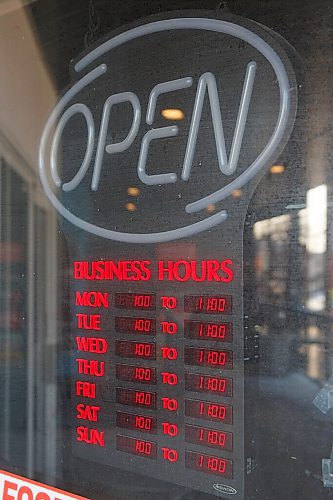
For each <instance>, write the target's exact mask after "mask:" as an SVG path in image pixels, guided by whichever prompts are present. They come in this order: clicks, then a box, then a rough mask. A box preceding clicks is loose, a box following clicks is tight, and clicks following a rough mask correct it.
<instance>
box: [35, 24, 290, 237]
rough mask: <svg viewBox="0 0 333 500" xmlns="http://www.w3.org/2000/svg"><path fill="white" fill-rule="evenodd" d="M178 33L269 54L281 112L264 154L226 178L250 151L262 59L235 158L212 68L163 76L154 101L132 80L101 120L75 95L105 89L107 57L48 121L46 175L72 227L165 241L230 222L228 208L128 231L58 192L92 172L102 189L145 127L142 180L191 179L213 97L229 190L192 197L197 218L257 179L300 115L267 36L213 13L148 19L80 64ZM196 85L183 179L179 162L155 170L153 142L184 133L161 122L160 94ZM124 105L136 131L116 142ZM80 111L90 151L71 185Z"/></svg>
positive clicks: (243, 107)
mask: <svg viewBox="0 0 333 500" xmlns="http://www.w3.org/2000/svg"><path fill="white" fill-rule="evenodd" d="M175 30H187V31H188V30H199V31H201V32H214V33H218V34H221V35H229V36H232V37H235V38H237V39H239V40H241V41H243V42H245V43H247V44H248V45H249V46H251V47H252V48H254V49H255V50H256V51H257V53H259V54H260V56H261V57H262V56H263V57H264V58H265V59H266V61H267V62H268V63H269V65H270V66H271V68H272V69H273V71H274V73H275V76H276V79H277V82H278V87H279V109H278V110H277V121H276V124H275V128H274V130H273V133H272V135H271V137H270V138H269V140H268V142H267V144H266V146H265V147H264V148H263V150H262V151H259V152H258V153H259V154H258V156H257V157H256V158H255V160H254V161H252V163H251V164H250V165H248V166H247V168H245V169H243V171H242V172H240V174H239V175H238V176H237V177H235V178H233V180H231V182H229V183H226V176H230V175H232V174H234V173H235V171H237V166H238V160H239V155H240V152H241V150H242V143H243V137H244V131H245V130H246V126H247V118H248V113H249V106H250V104H251V96H252V92H253V88H254V86H255V85H256V72H257V63H256V61H255V60H251V59H250V60H248V61H247V63H246V64H245V65H244V68H243V82H242V91H241V93H240V95H239V100H238V103H239V105H238V113H237V117H236V120H235V123H234V131H233V137H232V141H231V148H230V152H229V155H228V153H227V150H226V144H225V137H224V127H223V120H222V117H221V107H223V106H226V103H221V102H220V97H219V92H218V87H217V82H216V77H215V75H214V74H213V73H212V72H210V71H206V72H204V73H203V74H201V76H200V77H199V78H198V79H197V80H194V78H193V76H192V75H191V74H190V73H189V74H187V75H184V76H181V77H180V78H176V79H173V80H168V81H158V83H155V84H154V85H152V88H151V91H150V95H149V98H148V101H147V102H140V100H139V97H138V95H137V93H135V92H134V91H133V89H131V88H127V85H125V84H124V85H125V87H124V89H123V91H122V92H117V93H114V94H112V95H109V96H108V97H107V98H106V100H105V102H104V106H103V110H102V113H101V115H100V117H99V119H98V123H97V122H96V117H95V118H94V116H93V113H92V110H91V109H90V108H89V106H88V105H87V104H84V103H82V102H74V103H73V104H71V101H73V100H75V98H76V96H77V95H78V94H79V93H80V92H81V91H82V90H83V89H89V88H90V87H89V86H91V85H93V86H94V88H96V87H97V88H98V82H99V78H100V77H101V76H102V75H104V74H106V73H107V71H108V66H107V64H105V63H104V62H103V63H102V64H99V65H98V66H96V67H95V68H94V69H92V70H90V71H89V72H88V73H87V74H85V75H84V76H83V77H82V78H80V79H79V80H78V81H77V82H76V83H74V84H73V85H72V87H71V88H70V89H69V90H68V91H67V92H66V93H65V95H64V96H63V97H62V98H61V99H60V100H59V102H58V103H57V105H56V106H55V108H54V109H53V111H52V112H51V114H50V116H49V118H48V120H47V123H46V126H45V128H44V131H43V134H42V138H41V143H40V151H39V171H40V178H41V182H42V185H43V188H44V190H45V193H46V194H47V196H48V198H49V199H50V201H51V202H52V204H53V205H54V207H55V208H56V209H57V210H58V211H59V212H60V214H61V215H62V216H63V217H65V218H66V219H67V220H69V221H70V222H71V223H72V224H74V225H76V226H78V227H79V228H81V229H83V230H85V231H88V232H90V233H92V234H95V235H98V236H101V237H103V238H107V239H111V240H117V241H124V242H130V243H134V242H138V243H152V242H161V241H169V240H173V239H178V238H182V237H186V236H190V235H192V234H196V233H198V232H201V231H204V230H207V229H209V228H212V227H214V226H215V225H217V224H219V223H221V222H223V221H224V220H226V219H227V217H228V213H227V211H226V210H220V211H219V212H218V213H215V214H214V215H209V216H208V217H206V218H204V219H203V220H200V221H196V222H193V221H192V223H189V224H188V225H186V226H184V227H176V228H175V229H171V230H168V231H161V232H154V233H152V232H150V233H149V232H147V233H134V232H133V233H128V232H120V231H115V230H111V229H108V228H105V227H101V226H98V225H97V224H94V223H91V222H89V221H88V220H85V219H84V218H83V217H82V218H81V217H80V215H77V214H75V213H73V211H70V210H69V209H68V208H67V207H66V206H64V204H63V203H62V202H61V200H60V199H59V198H58V196H57V195H56V191H57V188H58V189H59V188H61V189H62V191H63V192H65V193H70V192H72V191H74V190H75V189H77V187H78V186H79V185H80V183H81V182H82V180H83V179H84V178H85V176H86V175H87V173H88V171H89V173H90V175H91V183H90V190H91V192H94V191H96V192H98V190H99V188H100V179H101V172H102V169H103V167H104V163H105V158H106V157H108V158H110V157H111V158H112V157H113V158H115V157H114V155H115V154H119V153H123V152H125V151H127V150H128V149H129V148H131V146H132V144H133V141H134V140H135V138H136V137H137V134H138V131H139V129H140V127H141V126H147V125H148V126H150V130H148V131H147V132H146V133H145V134H144V135H143V138H142V141H141V145H140V152H139V155H138V158H137V160H136V165H135V171H136V175H137V177H138V179H140V181H141V182H142V183H143V184H145V185H147V186H154V185H159V186H161V185H162V186H163V185H165V184H172V183H176V182H177V183H184V182H188V181H189V179H190V177H191V171H192V164H193V158H194V154H195V151H196V147H197V141H198V136H199V134H200V131H199V126H200V120H201V115H202V110H203V103H204V100H205V96H208V100H209V105H210V111H211V127H212V129H213V132H214V137H215V146H216V151H215V152H214V154H216V155H217V159H218V165H219V170H220V176H218V177H219V178H220V179H221V181H220V182H221V184H222V187H219V188H218V189H217V190H215V191H213V192H211V193H210V194H208V195H206V196H204V197H202V198H200V199H195V198H194V199H192V200H188V201H189V202H188V203H187V205H186V207H185V210H186V213H187V214H188V217H189V220H190V218H191V214H195V213H197V212H200V211H201V210H203V209H205V208H206V207H207V206H208V205H210V204H215V203H218V202H220V201H222V200H224V199H225V198H227V197H228V196H229V195H230V194H231V193H232V192H233V191H234V190H235V189H239V188H241V187H242V186H243V185H245V184H246V183H248V182H249V181H250V180H251V179H252V178H253V177H254V176H256V175H257V174H258V172H259V171H260V170H261V169H262V168H263V167H264V166H266V165H267V163H268V162H269V160H270V158H271V157H272V155H273V154H274V152H275V151H276V150H277V148H278V147H279V145H280V143H281V141H282V139H283V138H284V136H285V134H286V130H287V128H288V123H289V119H290V115H291V114H292V113H291V103H290V82H289V78H288V74H287V71H286V69H285V66H284V64H283V62H282V60H281V58H280V57H279V55H278V54H277V52H276V51H275V50H274V49H273V48H272V47H271V46H270V45H269V44H268V43H267V42H266V41H264V40H263V39H262V38H261V37H260V36H258V35H257V34H256V33H253V32H251V31H250V30H248V29H247V28H244V27H243V26H239V25H237V24H234V23H231V22H226V21H221V20H217V19H207V18H178V19H167V20H162V21H156V22H152V23H149V24H144V25H142V26H139V27H136V28H133V29H131V30H128V31H125V32H123V33H121V34H119V35H117V36H115V37H113V38H111V39H109V40H108V41H106V42H104V43H103V44H102V45H100V46H98V47H97V48H95V49H94V50H92V51H91V52H90V53H88V54H87V55H85V56H84V57H83V58H82V59H81V60H80V61H79V62H77V64H76V65H75V71H76V72H77V73H80V72H81V71H82V70H83V69H85V68H86V67H88V66H90V65H91V64H92V63H94V62H95V61H96V60H101V58H103V57H105V56H106V55H107V54H108V53H110V51H112V50H113V49H115V48H119V47H120V46H122V45H124V44H126V43H128V42H130V41H133V40H136V39H140V38H143V37H147V36H149V35H152V34H155V35H156V34H161V33H163V32H165V31H168V32H169V33H170V36H172V33H173V32H174V31H175ZM113 76H114V75H113V74H111V76H110V78H112V77H113ZM155 76H156V77H155V78H154V79H153V81H155V82H156V80H157V78H158V75H155ZM192 86H196V94H195V99H194V102H193V107H192V117H191V123H190V128H189V132H188V135H187V137H186V145H185V154H184V158H183V163H182V169H181V175H180V176H179V177H180V178H178V177H177V174H176V173H175V172H173V171H172V165H170V170H171V171H170V172H160V173H157V174H154V175H151V174H149V173H147V168H146V166H147V159H148V157H149V154H150V150H151V147H152V142H154V143H156V144H158V145H159V144H162V142H163V139H165V138H171V137H175V136H177V135H178V134H179V130H178V126H177V125H171V126H167V127H155V126H154V121H155V114H156V106H157V102H158V99H159V98H160V96H162V95H165V94H168V93H170V92H173V93H174V92H177V91H180V90H182V91H183V90H184V89H189V88H190V87H192ZM122 103H127V104H128V103H129V104H130V106H131V108H132V122H131V123H129V125H128V132H127V135H126V137H125V138H123V139H122V140H121V141H118V142H112V143H109V144H108V141H107V132H108V129H109V127H110V125H111V124H112V114H111V111H112V108H114V107H115V106H117V105H118V104H122ZM144 108H146V113H145V116H144V113H143V109H144ZM75 115H80V116H81V118H82V117H83V118H84V120H85V123H86V128H87V135H86V136H85V138H83V139H82V141H84V142H85V155H84V158H83V160H82V162H81V165H80V167H79V168H78V170H77V172H76V173H75V175H73V177H72V178H71V179H70V180H68V181H67V182H63V181H62V180H61V178H60V174H59V168H58V167H59V166H58V156H59V149H60V147H59V146H60V144H61V140H62V136H63V133H64V129H65V127H66V125H67V124H68V123H69V121H70V120H71V119H72V118H73V117H74V116H75ZM113 125H114V124H113ZM96 130H98V134H96ZM157 141H158V142H157ZM111 165H112V161H111ZM132 170H133V169H132ZM115 175H119V174H115ZM134 180H135V179H134ZM218 180H219V179H218V178H216V183H218ZM216 183H215V185H216ZM111 189H112V187H111V186H110V190H111ZM194 196H195V193H194ZM85 217H86V216H85Z"/></svg>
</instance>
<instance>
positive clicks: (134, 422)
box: [116, 411, 157, 434]
mask: <svg viewBox="0 0 333 500" xmlns="http://www.w3.org/2000/svg"><path fill="white" fill-rule="evenodd" d="M116 424H117V426H118V427H122V428H124V429H132V430H137V431H140V432H146V433H149V434H156V430H157V422H156V418H155V417H147V416H146V415H136V414H134V413H126V412H122V411H117V412H116Z"/></svg>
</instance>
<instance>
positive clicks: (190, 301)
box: [184, 295, 232, 314]
mask: <svg viewBox="0 0 333 500" xmlns="http://www.w3.org/2000/svg"><path fill="white" fill-rule="evenodd" d="M184 310H185V312H189V313H202V314H231V313H232V298H231V296H230V295H224V296H207V295H185V297H184Z"/></svg>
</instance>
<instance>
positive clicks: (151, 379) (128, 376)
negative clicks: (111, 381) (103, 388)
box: [116, 365, 156, 384]
mask: <svg viewBox="0 0 333 500" xmlns="http://www.w3.org/2000/svg"><path fill="white" fill-rule="evenodd" d="M116 377H117V379H118V380H124V381H128V382H137V383H139V384H156V370H155V368H149V367H145V366H132V365H116Z"/></svg>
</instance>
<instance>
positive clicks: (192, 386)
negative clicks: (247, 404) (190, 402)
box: [185, 372, 232, 397]
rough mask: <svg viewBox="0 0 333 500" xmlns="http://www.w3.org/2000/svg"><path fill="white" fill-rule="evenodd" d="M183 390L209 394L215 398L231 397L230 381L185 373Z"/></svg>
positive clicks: (228, 379)
mask: <svg viewBox="0 0 333 500" xmlns="http://www.w3.org/2000/svg"><path fill="white" fill-rule="evenodd" d="M185 389H186V390H187V391H193V392H210V393H211V394H216V395H217V396H223V397H231V396H232V379H230V378H223V377H212V376H210V375H201V374H199V373H188V372H186V373H185Z"/></svg>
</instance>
